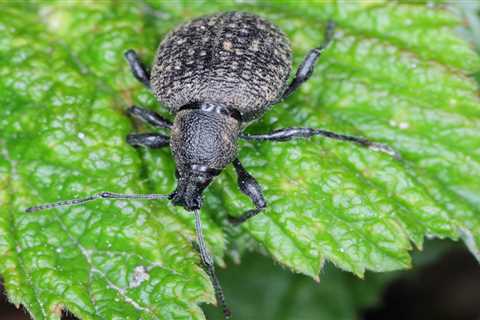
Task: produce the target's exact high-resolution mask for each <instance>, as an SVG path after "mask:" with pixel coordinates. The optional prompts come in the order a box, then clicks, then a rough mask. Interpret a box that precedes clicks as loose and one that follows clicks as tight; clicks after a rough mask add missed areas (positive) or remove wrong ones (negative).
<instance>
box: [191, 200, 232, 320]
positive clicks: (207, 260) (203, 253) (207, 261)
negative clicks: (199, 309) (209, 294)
mask: <svg viewBox="0 0 480 320" xmlns="http://www.w3.org/2000/svg"><path fill="white" fill-rule="evenodd" d="M194 212H195V230H196V232H197V242H198V248H199V251H200V257H201V258H202V263H203V265H204V267H205V269H206V271H207V274H208V276H209V277H210V281H212V285H213V289H214V290H215V296H216V298H217V303H220V304H221V305H222V309H223V315H224V317H225V319H228V318H230V316H231V315H232V312H231V311H230V309H228V307H227V305H226V304H225V296H224V295H223V289H222V287H221V286H220V282H219V281H218V278H217V275H216V274H215V266H214V264H213V259H212V257H211V256H210V254H209V253H208V250H207V246H206V245H205V239H204V238H203V232H202V222H201V220H200V213H199V212H198V210H197V209H195V210H194Z"/></svg>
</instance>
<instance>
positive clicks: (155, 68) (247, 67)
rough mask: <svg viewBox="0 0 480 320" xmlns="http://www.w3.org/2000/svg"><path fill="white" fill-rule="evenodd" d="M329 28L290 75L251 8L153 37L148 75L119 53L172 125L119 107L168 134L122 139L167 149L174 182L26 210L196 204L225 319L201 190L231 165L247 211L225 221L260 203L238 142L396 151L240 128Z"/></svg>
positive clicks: (304, 132) (286, 90) (286, 60)
mask: <svg viewBox="0 0 480 320" xmlns="http://www.w3.org/2000/svg"><path fill="white" fill-rule="evenodd" d="M333 35H334V23H333V22H331V21H329V22H328V23H327V26H326V31H325V37H324V41H323V43H322V44H321V45H320V46H319V47H317V48H314V49H312V50H310V52H309V53H308V54H307V56H306V57H305V58H304V60H303V62H302V63H301V64H300V66H299V67H298V69H297V71H296V74H295V76H294V78H293V79H292V80H291V81H290V82H288V78H289V75H290V70H291V64H292V53H291V48H290V43H289V41H288V39H287V37H286V36H285V35H284V34H283V33H282V31H281V30H280V29H279V28H278V27H277V26H275V25H274V24H272V23H271V22H269V21H268V20H265V19H263V18H261V17H259V16H257V15H254V14H251V13H246V12H224V13H217V14H213V15H210V16H205V17H200V18H197V19H194V20H192V21H190V22H187V23H185V24H183V25H180V26H179V27H177V28H175V29H174V30H173V31H171V32H170V33H169V34H167V36H166V37H165V38H164V39H163V41H162V42H161V43H160V46H159V48H158V50H157V53H156V55H155V60H154V62H153V65H152V67H151V73H150V72H149V71H148V69H147V68H146V67H145V65H144V64H143V63H142V62H141V60H140V58H139V57H138V55H137V54H136V52H135V51H134V50H128V51H126V52H125V58H126V59H127V61H128V63H129V65H130V68H131V70H132V73H133V75H134V76H135V78H137V79H138V80H139V81H140V82H142V83H143V84H144V85H145V86H146V87H148V88H149V89H151V91H152V92H153V93H154V94H155V96H156V97H157V99H158V101H159V102H160V103H161V104H162V105H163V106H164V107H165V108H167V109H168V111H170V113H171V114H172V115H173V116H174V120H173V123H172V122H171V121H169V120H167V119H165V118H163V117H162V116H160V115H159V114H157V113H156V112H154V111H151V110H147V109H143V108H140V107H137V106H132V107H130V108H129V109H128V110H127V112H128V113H129V114H130V115H132V116H134V117H136V118H138V119H140V120H142V121H145V122H147V123H149V124H150V125H152V126H154V127H158V128H163V129H167V130H170V131H171V134H170V136H167V135H164V134H160V133H135V134H130V135H128V137H127V142H128V143H129V144H130V145H132V146H136V147H138V146H142V147H148V148H162V147H168V146H170V148H171V150H172V152H173V156H174V158H175V164H176V177H177V187H176V189H175V191H173V192H172V193H170V194H168V195H164V194H119V193H112V192H100V193H97V194H94V195H91V196H88V197H86V198H78V199H72V200H64V201H59V202H55V203H50V204H44V205H39V206H35V207H31V208H28V209H27V211H29V212H31V211H38V210H43V209H51V208H57V207H61V206H70V205H78V204H82V203H85V202H88V201H92V200H96V199H151V200H155V199H165V198H168V199H170V200H171V201H172V203H173V204H174V205H178V206H182V207H184V208H185V209H186V210H189V211H194V213H195V227H196V232H197V243H198V250H199V252H200V256H201V260H202V263H203V265H204V267H205V270H206V272H207V273H208V275H209V277H210V279H211V281H212V284H213V287H214V289H215V294H216V298H217V301H218V303H220V304H221V306H222V308H223V313H224V316H225V318H228V317H230V310H229V309H228V308H227V306H226V304H225V301H224V295H223V291H222V288H221V286H220V283H219V282H218V279H217V277H216V275H215V268H214V264H213V260H212V258H211V256H210V254H209V253H208V251H207V248H206V246H205V242H204V238H203V234H202V228H201V221H200V216H199V211H198V210H199V209H200V208H201V207H202V194H203V191H204V190H205V188H206V187H207V186H208V185H209V184H210V183H211V181H212V179H213V178H214V177H215V176H217V175H218V174H220V173H221V172H222V170H223V169H224V168H225V167H226V166H227V165H229V164H230V163H232V164H233V166H234V168H235V170H236V172H237V175H238V186H239V188H240V191H241V192H243V193H244V194H245V195H247V196H248V197H250V199H251V200H252V202H253V203H254V205H255V208H254V209H252V210H248V211H247V212H245V213H243V214H242V215H240V216H238V217H229V221H230V222H231V223H233V224H239V223H242V222H245V221H246V220H248V219H249V218H251V217H253V216H255V215H257V214H258V213H259V212H260V211H262V210H263V209H265V207H266V206H267V203H266V201H265V199H264V196H263V194H262V189H261V187H260V185H259V184H258V183H257V181H256V180H255V178H254V177H253V176H252V175H250V174H249V173H248V172H247V170H246V169H245V168H244V167H243V165H242V164H241V163H240V160H239V159H238V158H237V140H238V139H239V138H241V139H245V140H256V141H265V140H268V141H287V140H291V139H296V138H309V137H312V136H323V137H326V138H331V139H336V140H342V141H349V142H353V143H356V144H358V145H360V146H363V147H367V148H369V149H372V150H376V151H382V152H385V153H387V154H390V155H392V156H394V157H397V158H398V157H399V155H398V153H396V152H395V151H394V150H393V149H391V148H390V147H388V146H387V145H384V144H380V143H375V142H371V141H369V140H367V139H364V138H359V137H353V136H348V135H343V134H337V133H334V132H330V131H326V130H323V129H317V128H284V129H278V130H275V131H273V132H270V133H265V134H259V135H250V134H244V133H242V132H243V130H244V129H245V128H246V127H247V125H248V123H249V122H251V121H253V120H255V119H258V118H260V117H261V116H262V115H263V114H264V113H265V112H266V111H267V110H268V109H269V108H270V107H271V106H273V105H274V104H276V103H278V102H280V101H282V100H283V99H285V98H286V97H288V96H289V95H290V94H291V93H293V92H294V91H295V89H297V88H298V87H299V86H300V85H301V84H302V83H303V82H305V81H306V80H307V79H308V78H309V77H310V76H311V75H312V73H313V69H314V66H315V62H316V61H317V59H318V57H319V56H320V54H321V53H322V52H323V51H324V50H325V49H326V48H327V47H328V45H329V44H330V42H331V40H332V39H333Z"/></svg>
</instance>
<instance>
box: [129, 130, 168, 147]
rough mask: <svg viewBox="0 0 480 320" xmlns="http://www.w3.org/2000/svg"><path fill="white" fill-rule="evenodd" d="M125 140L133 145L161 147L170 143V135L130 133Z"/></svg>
mask: <svg viewBox="0 0 480 320" xmlns="http://www.w3.org/2000/svg"><path fill="white" fill-rule="evenodd" d="M127 142H128V144H130V145H131V146H134V147H140V146H142V147H147V148H154V149H157V148H163V147H166V146H168V145H169V144H170V137H168V136H166V135H163V134H160V133H132V134H129V135H128V136H127Z"/></svg>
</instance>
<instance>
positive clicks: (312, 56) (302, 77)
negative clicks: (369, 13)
mask: <svg viewBox="0 0 480 320" xmlns="http://www.w3.org/2000/svg"><path fill="white" fill-rule="evenodd" d="M334 31H335V24H334V23H333V21H328V23H327V28H326V30H325V40H324V41H323V43H322V44H321V45H320V47H317V48H314V49H312V50H310V52H309V53H308V55H307V56H306V57H305V59H303V62H302V63H301V64H300V66H299V67H298V69H297V73H296V75H295V78H294V79H293V80H292V82H290V84H289V85H288V87H287V89H286V90H285V91H284V92H283V95H282V97H281V98H280V99H279V101H280V100H283V99H286V98H287V97H288V96H289V95H290V94H292V92H294V91H295V90H296V89H297V88H298V87H300V85H301V84H302V83H304V82H305V81H307V80H308V79H309V78H310V76H311V75H312V73H313V69H314V68H315V63H316V62H317V59H318V57H320V55H321V54H322V52H323V51H325V49H327V47H328V45H329V44H330V43H331V42H332V39H333V34H334Z"/></svg>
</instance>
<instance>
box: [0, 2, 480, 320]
mask: <svg viewBox="0 0 480 320" xmlns="http://www.w3.org/2000/svg"><path fill="white" fill-rule="evenodd" d="M0 9H1V11H2V15H1V16H0V34H1V36H0V65H1V68H0V105H1V107H0V154H1V157H0V205H1V208H0V273H1V275H2V277H3V279H4V282H5V286H6V289H7V292H8V295H9V298H10V300H11V301H12V302H13V303H15V304H17V305H18V304H23V305H25V306H26V308H27V309H28V311H29V312H30V313H31V315H32V316H33V317H34V318H35V319H58V318H60V316H59V314H60V312H61V310H62V309H68V310H69V311H71V312H72V313H74V314H75V315H76V316H78V317H81V318H82V319H138V318H139V317H141V318H143V319H204V316H203V314H202V312H201V310H200V309H199V308H198V304H199V303H203V302H210V303H211V302H213V301H214V298H213V293H212V288H211V285H210V283H209V281H208V277H207V276H206V274H205V273H204V272H203V271H202V270H201V268H200V267H199V266H198V262H199V259H198V256H197V254H196V251H195V250H194V248H193V247H192V246H191V243H190V242H191V241H192V240H193V239H194V227H193V219H192V218H193V217H192V216H191V215H189V214H188V213H186V212H184V211H183V210H181V209H178V208H172V206H170V205H167V204H165V203H161V202H159V203H151V202H138V201H136V202H135V201H128V202H127V201H115V202H113V201H103V202H96V203H91V204H88V205H85V206H82V207H74V208H68V209H67V208H65V209H60V210H53V211H44V212H38V213H35V214H27V213H24V212H23V210H24V209H25V208H26V207H28V206H31V205H34V204H37V203H44V202H51V201H56V200H59V199H64V198H67V199H68V198H72V197H77V196H85V195H88V194H91V193H95V192H98V191H103V190H105V191H114V192H138V193H146V192H153V191H155V192H161V193H166V192H170V191H171V190H172V189H173V188H174V186H175V181H174V167H175V165H174V163H173V159H172V157H171V154H170V151H169V150H156V151H148V150H134V149H133V148H131V147H129V146H128V145H127V144H126V143H125V136H126V135H127V134H128V133H129V132H131V131H133V130H135V129H134V127H135V126H134V125H133V123H132V122H131V120H130V119H129V118H128V117H127V116H126V115H125V114H124V112H123V110H125V108H126V107H127V106H128V105H130V104H132V103H136V104H139V105H142V106H145V107H149V108H151V109H155V110H157V111H159V112H161V113H162V114H164V115H165V116H168V114H167V113H166V112H165V110H164V109H162V107H161V106H159V105H158V103H156V102H155V99H154V98H153V97H152V95H151V94H150V93H149V92H148V91H147V90H146V89H143V88H142V87H141V85H140V84H138V83H137V82H136V81H135V79H134V78H133V76H132V75H131V74H130V72H129V69H128V66H127V65H126V63H125V61H124V59H123V52H124V51H125V50H126V49H128V48H134V49H136V50H138V51H139V52H140V54H141V55H142V56H143V57H145V61H147V62H148V61H151V60H152V58H153V54H154V52H155V49H156V47H157V46H158V43H159V42H160V41H161V39H162V38H163V37H164V36H165V34H166V33H167V32H168V31H169V30H170V29H171V28H173V27H174V26H176V25H177V24H179V23H181V22H183V21H186V20H188V19H190V18H193V17H195V16H198V15H202V14H207V13H212V12H215V11H219V10H246V11H252V12H256V13H258V14H260V15H262V16H265V17H267V18H268V19H270V20H272V21H273V22H275V23H276V24H278V25H279V26H280V27H281V28H282V29H283V30H284V31H285V32H286V33H287V34H288V36H289V38H290V39H291V40H292V47H293V48H294V60H295V66H297V65H298V64H299V63H300V62H301V60H302V58H303V56H304V55H305V54H306V52H307V51H308V50H309V49H311V48H313V47H315V46H317V45H318V44H319V43H321V41H322V35H323V29H324V26H325V21H326V20H327V19H329V18H331V19H333V20H334V21H335V22H336V24H337V33H336V38H335V41H334V43H333V45H332V46H331V47H330V48H329V50H328V51H327V52H325V54H323V55H322V57H321V58H320V61H319V63H318V66H317V68H316V70H315V73H314V75H313V77H312V78H311V79H310V80H309V81H308V82H307V83H305V84H304V85H303V86H302V88H301V89H300V90H299V91H298V92H297V93H295V94H294V95H293V96H292V97H290V98H289V99H288V100H287V101H286V102H284V103H282V104H279V105H278V106H276V107H275V108H273V109H272V110H271V111H270V112H269V113H267V114H266V115H265V117H264V118H263V119H262V120H261V121H259V122H257V123H255V124H254V125H252V126H251V127H249V128H248V129H247V131H248V132H251V133H252V132H267V131H268V130H271V129H275V128H281V127H287V126H297V127H298V126H311V127H314V126H318V127H323V128H326V129H328V130H334V131H337V132H341V133H346V134H353V135H359V136H364V137H368V138H370V139H372V140H375V141H379V142H384V143H388V144H389V145H391V146H392V147H394V148H396V150H398V151H399V152H400V153H401V154H402V157H403V160H401V161H397V160H395V159H392V158H390V157H389V156H387V155H385V154H379V153H375V152H372V151H370V150H364V149H361V148H359V147H357V146H354V145H350V144H347V143H341V142H335V141H328V140H324V139H321V138H314V139H311V140H309V141H292V142H284V143H241V152H240V155H239V157H240V159H241V160H242V162H243V163H244V165H245V166H246V168H247V169H248V170H249V171H250V172H251V173H252V174H253V175H254V176H255V177H256V178H257V180H258V181H259V182H260V183H261V184H262V186H263V187H264V190H265V196H266V199H267V201H268V203H269V207H268V209H267V210H266V211H265V213H262V214H260V215H259V216H258V217H255V218H254V219H252V220H251V221H250V222H247V223H246V224H244V225H243V226H241V227H240V228H233V227H231V226H228V225H227V223H226V222H225V216H226V214H233V215H239V214H240V213H241V212H242V211H244V210H246V209H247V208H250V207H251V203H250V202H249V201H248V199H247V198H246V197H245V196H244V195H241V194H240V193H239V191H238V188H237V187H236V182H235V180H236V178H235V175H234V172H233V170H232V169H231V168H228V169H227V170H226V171H225V172H224V174H222V175H221V176H220V177H219V178H218V179H217V181H215V182H214V184H213V185H212V186H211V187H210V188H209V189H208V190H207V191H206V193H205V201H204V202H205V209H204V210H203V218H204V220H205V223H204V224H205V229H206V230H205V234H206V236H207V240H208V244H209V247H210V250H211V251H212V252H213V253H214V255H215V257H216V260H217V263H219V264H220V265H223V264H224V262H223V258H224V255H225V254H228V255H231V256H233V257H235V258H236V259H239V257H240V255H241V253H242V252H243V251H244V250H246V249H250V248H251V247H255V248H258V249H259V250H261V251H266V252H268V253H269V254H270V255H271V256H272V257H273V258H274V259H275V260H277V261H279V262H280V263H281V264H283V265H285V266H287V267H289V268H290V269H292V270H294V271H296V272H301V273H304V274H307V275H309V276H311V277H313V278H318V276H319V274H320V270H321V268H322V265H323V264H324V262H325V261H326V260H329V261H331V262H333V263H334V264H335V265H336V266H338V267H340V268H342V269H344V270H347V271H351V272H353V273H355V274H357V275H359V276H362V275H363V274H364V272H365V270H374V271H387V270H394V269H399V268H405V267H408V266H409V265H410V256H409V253H408V251H409V250H410V249H411V247H412V243H413V245H415V246H416V247H418V248H422V244H423V239H424V238H425V237H438V238H450V239H458V238H462V239H463V240H464V241H465V243H466V244H467V246H468V247H469V249H470V250H471V251H472V253H474V254H475V255H476V256H477V258H480V250H479V245H480V210H479V207H480V206H479V205H480V197H479V194H480V184H478V181H479V178H480V163H479V161H478V159H480V140H479V139H478V132H479V129H480V103H479V99H478V97H477V90H478V88H477V85H476V83H475V82H474V81H473V80H472V79H470V78H469V77H468V76H467V75H468V74H471V73H473V72H474V71H476V70H478V69H479V67H480V60H479V57H478V56H477V55H476V54H475V53H474V52H473V51H472V50H471V48H470V47H469V46H468V45H467V44H466V43H465V42H463V41H462V40H461V39H459V38H458V37H457V36H456V35H455V34H454V33H453V31H452V29H453V28H454V27H455V26H457V25H458V23H459V21H458V19H457V18H456V17H455V16H453V15H452V14H450V13H449V12H447V11H445V10H444V9H442V7H437V6H433V7H432V6H424V5H413V4H399V3H390V2H381V1H378V2H347V3H341V4H334V3H326V2H325V3H324V2H322V3H308V2H299V3H293V2H285V3H277V2H260V3H256V4H250V3H245V4H236V3H233V2H231V3H230V2H221V3H220V2H219V3H214V2H154V1H147V2H146V3H143V2H129V3H127V2H119V3H117V2H108V1H102V2H99V3H84V2H73V1H72V2H68V3H67V2H62V1H58V2H51V3H44V2H32V3H26V4H14V3H10V4H7V3H4V4H1V5H0ZM135 128H136V127H135ZM136 129H138V130H147V129H146V128H142V127H140V128H136ZM149 130H150V129H149ZM234 312H235V310H234Z"/></svg>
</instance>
